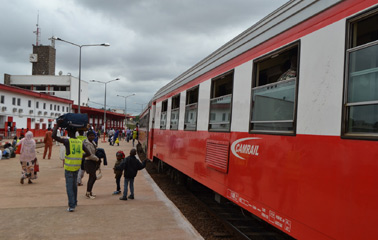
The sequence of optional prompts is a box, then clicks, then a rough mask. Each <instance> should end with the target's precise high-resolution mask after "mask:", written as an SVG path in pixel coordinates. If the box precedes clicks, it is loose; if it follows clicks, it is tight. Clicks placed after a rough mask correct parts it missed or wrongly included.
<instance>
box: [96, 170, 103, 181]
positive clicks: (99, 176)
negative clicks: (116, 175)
mask: <svg viewBox="0 0 378 240" xmlns="http://www.w3.org/2000/svg"><path fill="white" fill-rule="evenodd" d="M101 178H102V173H101V168H99V169H98V170H97V172H96V179H97V180H100V179H101Z"/></svg>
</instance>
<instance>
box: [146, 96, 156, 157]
mask: <svg viewBox="0 0 378 240" xmlns="http://www.w3.org/2000/svg"><path fill="white" fill-rule="evenodd" d="M155 111H156V102H154V103H153V104H152V105H151V107H150V110H149V113H148V114H149V119H148V132H149V133H148V138H147V139H148V150H147V156H148V158H150V159H152V157H153V146H154V124H155Z"/></svg>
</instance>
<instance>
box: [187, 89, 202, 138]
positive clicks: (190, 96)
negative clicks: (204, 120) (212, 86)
mask: <svg viewBox="0 0 378 240" xmlns="http://www.w3.org/2000/svg"><path fill="white" fill-rule="evenodd" d="M195 95H196V96H195ZM198 98H199V85H197V86H195V87H192V88H191V89H188V90H187V91H186V99H185V116H184V130H185V131H197V120H198ZM192 114H195V116H194V117H193V115H192ZM189 120H194V123H193V122H190V121H189Z"/></svg>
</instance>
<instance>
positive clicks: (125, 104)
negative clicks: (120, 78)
mask: <svg viewBox="0 0 378 240" xmlns="http://www.w3.org/2000/svg"><path fill="white" fill-rule="evenodd" d="M131 96H135V93H133V94H131V95H128V96H121V95H117V97H123V98H125V120H126V123H125V124H126V127H127V103H126V99H127V98H128V97H131Z"/></svg>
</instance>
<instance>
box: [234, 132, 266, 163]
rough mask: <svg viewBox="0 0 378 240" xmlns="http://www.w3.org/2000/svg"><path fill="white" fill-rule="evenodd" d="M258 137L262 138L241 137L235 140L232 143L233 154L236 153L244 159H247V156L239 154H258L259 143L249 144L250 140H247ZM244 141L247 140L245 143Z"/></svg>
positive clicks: (254, 138)
mask: <svg viewBox="0 0 378 240" xmlns="http://www.w3.org/2000/svg"><path fill="white" fill-rule="evenodd" d="M258 139H261V138H257V137H249V138H241V139H238V140H236V141H234V142H233V143H232V145H231V152H232V154H234V156H235V157H237V158H240V159H243V160H245V158H244V157H243V156H240V155H239V154H248V155H251V156H258V155H259V149H260V146H259V145H258V144H249V143H248V142H246V141H251V140H258ZM243 142H246V143H243ZM244 156H245V155H244Z"/></svg>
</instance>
